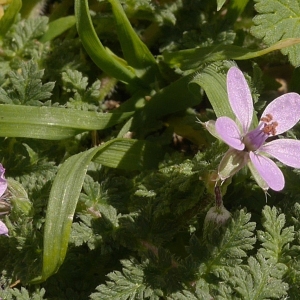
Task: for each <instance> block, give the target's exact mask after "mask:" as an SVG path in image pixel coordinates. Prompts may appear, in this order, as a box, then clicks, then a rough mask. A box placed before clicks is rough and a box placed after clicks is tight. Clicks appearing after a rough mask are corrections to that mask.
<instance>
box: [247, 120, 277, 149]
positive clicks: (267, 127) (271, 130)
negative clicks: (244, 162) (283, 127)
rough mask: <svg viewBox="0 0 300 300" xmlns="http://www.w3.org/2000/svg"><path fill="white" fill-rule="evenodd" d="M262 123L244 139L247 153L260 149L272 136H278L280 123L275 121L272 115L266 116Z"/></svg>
mask: <svg viewBox="0 0 300 300" xmlns="http://www.w3.org/2000/svg"><path fill="white" fill-rule="evenodd" d="M260 121H261V122H262V123H260V124H259V125H258V127H257V128H255V129H254V130H252V131H250V132H248V133H247V134H246V135H245V136H244V138H243V142H244V144H245V149H246V150H247V151H255V150H257V149H259V148H260V147H261V146H262V145H263V144H264V142H265V141H266V139H267V138H268V137H269V136H270V135H276V127H277V126H278V122H276V121H273V116H272V115H271V114H266V116H265V117H262V118H261V119H260Z"/></svg>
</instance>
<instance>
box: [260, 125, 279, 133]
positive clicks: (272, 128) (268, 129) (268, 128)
mask: <svg viewBox="0 0 300 300" xmlns="http://www.w3.org/2000/svg"><path fill="white" fill-rule="evenodd" d="M277 126H278V123H277V122H272V123H271V124H265V125H264V128H263V129H262V131H263V132H264V133H265V134H268V135H270V134H272V135H276V127H277Z"/></svg>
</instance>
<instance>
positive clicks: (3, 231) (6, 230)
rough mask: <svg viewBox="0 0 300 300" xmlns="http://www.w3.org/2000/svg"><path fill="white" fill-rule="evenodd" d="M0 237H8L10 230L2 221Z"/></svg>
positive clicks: (0, 223) (0, 222)
mask: <svg viewBox="0 0 300 300" xmlns="http://www.w3.org/2000/svg"><path fill="white" fill-rule="evenodd" d="M0 235H8V229H7V227H6V225H5V224H4V223H3V222H2V221H0Z"/></svg>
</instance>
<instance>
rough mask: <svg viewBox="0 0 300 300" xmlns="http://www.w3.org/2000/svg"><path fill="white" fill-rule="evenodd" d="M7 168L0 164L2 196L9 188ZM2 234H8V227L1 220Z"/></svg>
mask: <svg viewBox="0 0 300 300" xmlns="http://www.w3.org/2000/svg"><path fill="white" fill-rule="evenodd" d="M4 173H5V169H4V168H3V166H2V165H1V164H0V197H1V196H2V195H3V194H4V192H5V191H6V189H7V181H6V179H5V177H4ZM0 235H8V229H7V227H6V225H5V224H4V223H3V222H2V221H1V220H0Z"/></svg>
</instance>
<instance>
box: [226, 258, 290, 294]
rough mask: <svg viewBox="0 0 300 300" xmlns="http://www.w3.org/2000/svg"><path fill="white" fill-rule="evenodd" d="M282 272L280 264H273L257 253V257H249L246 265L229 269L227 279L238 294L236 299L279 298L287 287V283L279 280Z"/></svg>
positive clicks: (283, 269)
mask: <svg viewBox="0 0 300 300" xmlns="http://www.w3.org/2000/svg"><path fill="white" fill-rule="evenodd" d="M284 273H285V268H283V265H282V264H275V263H274V261H272V260H266V259H265V258H264V257H263V256H262V255H257V258H254V257H252V256H251V257H249V259H248V266H236V267H235V268H234V269H231V270H230V277H229V281H230V283H231V285H232V286H233V289H234V290H235V291H236V292H237V293H238V294H239V295H240V297H239V298H238V299H243V300H253V299H257V300H258V299H261V300H268V299H270V298H274V299H281V297H283V296H285V295H286V294H287V289H288V284H286V283H285V282H283V281H282V280H281V279H282V277H283V275H284Z"/></svg>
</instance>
